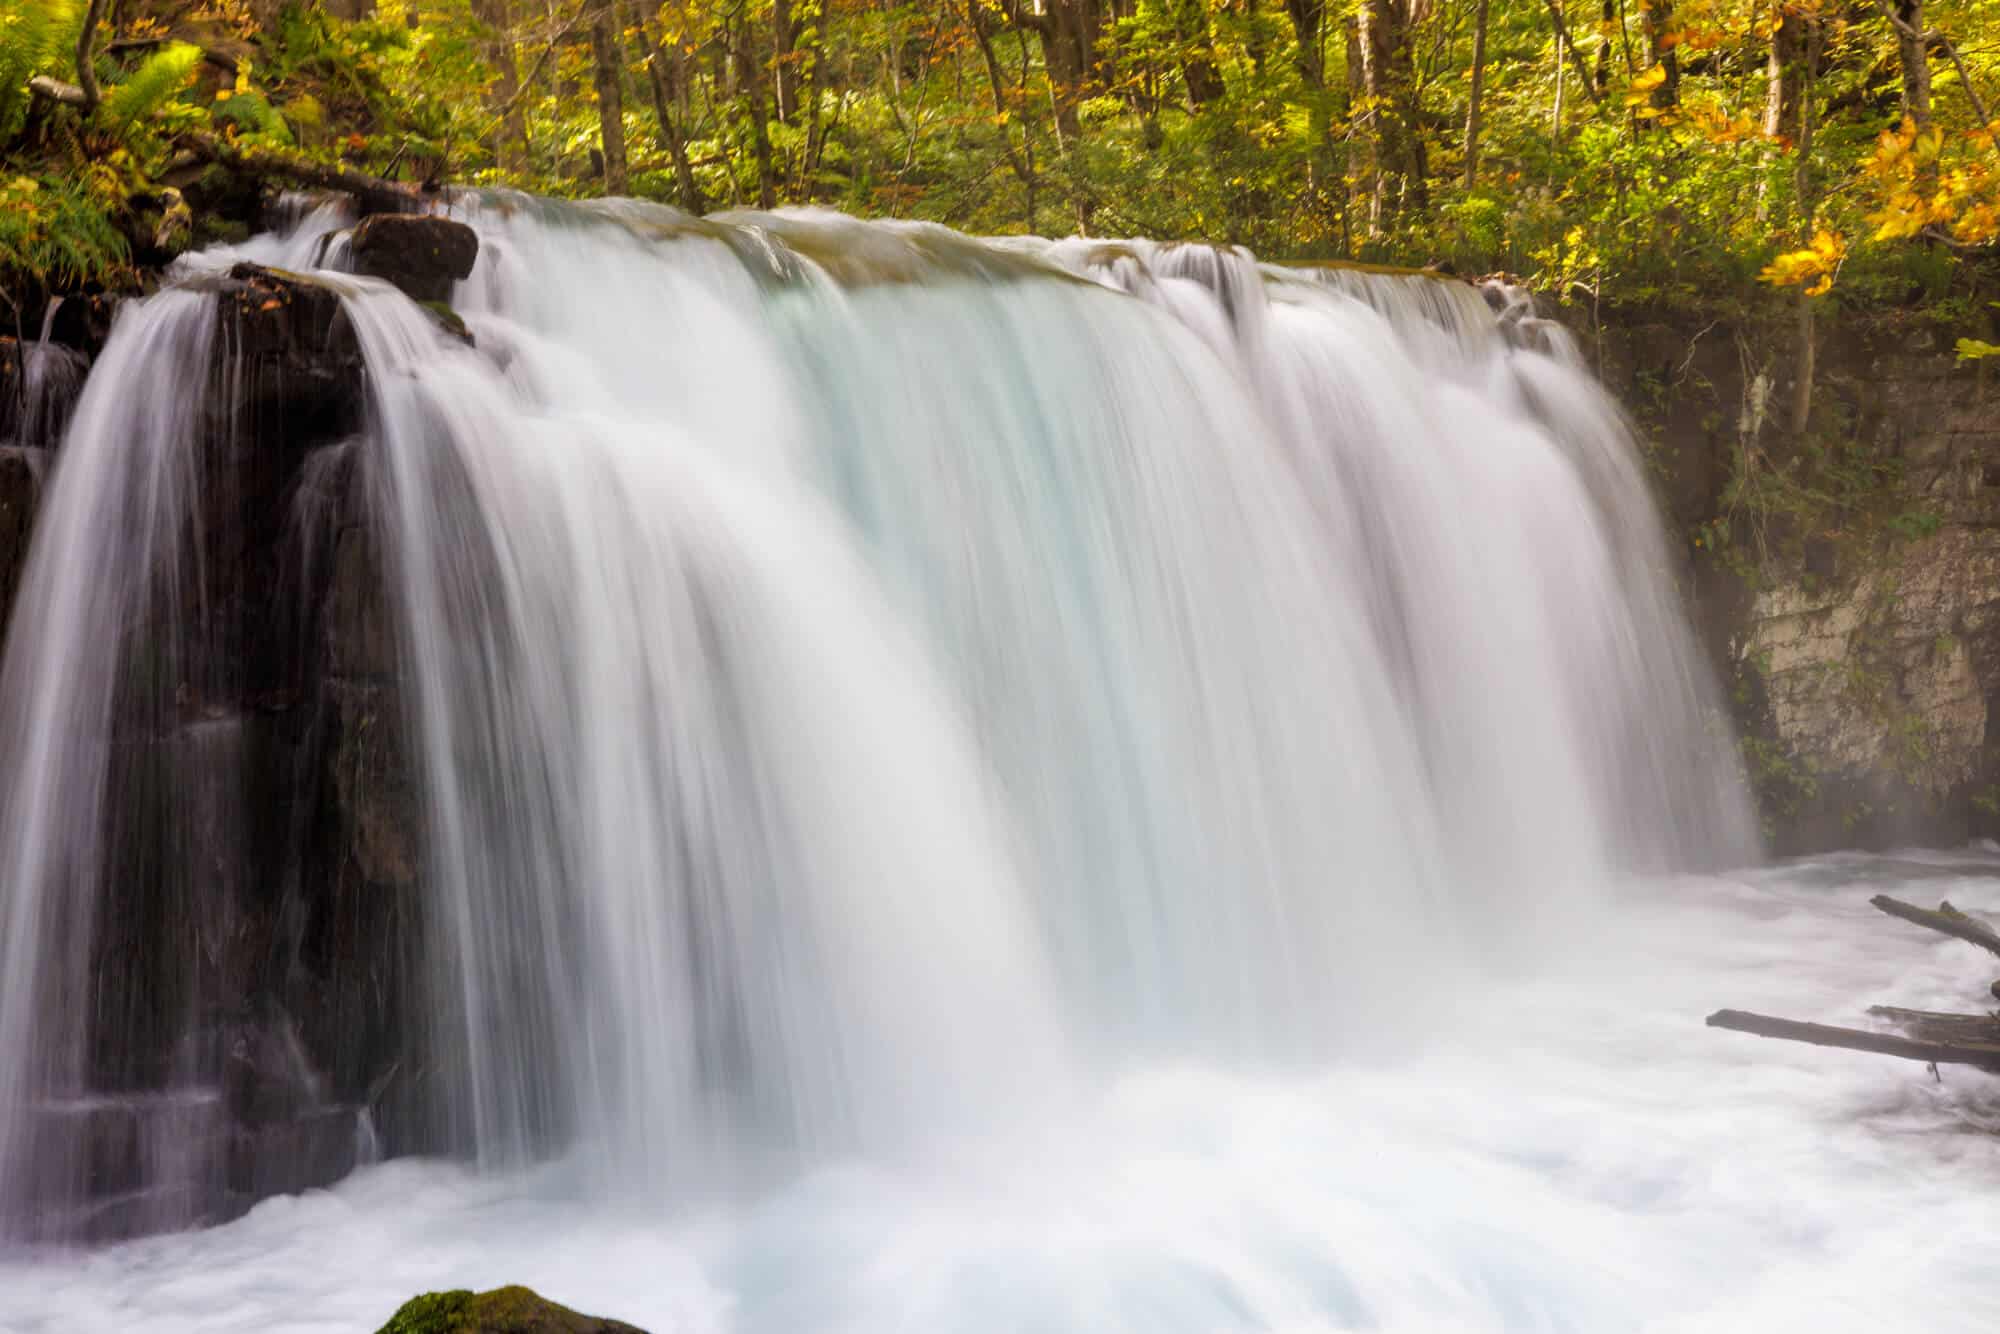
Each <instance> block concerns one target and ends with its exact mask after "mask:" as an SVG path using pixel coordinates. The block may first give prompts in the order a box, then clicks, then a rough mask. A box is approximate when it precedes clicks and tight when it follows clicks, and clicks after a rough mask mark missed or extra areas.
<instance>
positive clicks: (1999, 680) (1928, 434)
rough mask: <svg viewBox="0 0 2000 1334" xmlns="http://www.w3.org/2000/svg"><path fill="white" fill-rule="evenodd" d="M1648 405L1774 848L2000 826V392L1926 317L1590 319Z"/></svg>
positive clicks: (1962, 835)
mask: <svg viewBox="0 0 2000 1334" xmlns="http://www.w3.org/2000/svg"><path fill="white" fill-rule="evenodd" d="M1585 332H1586V337H1587V340H1588V343H1589V346H1590V347H1591V348H1593V349H1594V350H1595V352H1596V354H1597V356H1598V358H1599V369H1600V372H1601V374H1602V375H1603V376H1604V378H1605V380H1606V382H1607V384H1608V385H1609V386H1610V387H1611V388H1612V390H1613V392H1614V393H1616V394H1617V395H1618V396H1619V397H1620V398H1621V400H1622V401H1624V402H1625V403H1626V404H1627V405H1628V406H1629V407H1630V408H1631V409H1632V411H1633V413H1634V415H1635V417H1636V418H1637V419H1638V422H1639V425H1640V427H1641V430H1642V433H1643V434H1644V436H1645V437H1646V440H1647V444H1648V447H1649V449H1650V451H1651V457H1652V461H1653V463H1654V465H1655V469H1656V474H1657V476H1658V477H1659V480H1660V482H1661V488H1662V493H1663V497H1664V500H1665V503H1666V505H1667V508H1668V510H1669V514H1670V521H1671V523H1672V524H1673V526H1674V528H1675V529H1676V530H1677V531H1678V534H1679V536H1680V537H1681V539H1682V541H1683V543H1684V549H1685V552H1686V556H1687V566H1686V570H1685V574H1686V575H1687V579H1688V583H1689V587H1690V588H1691V590H1692V592H1693V599H1692V602H1693V608H1694V614H1695V617H1696V620H1697V624H1698V626H1699V628H1700V630H1701V633H1702V636H1703V638H1704V640H1705V642H1706V643H1707V645H1708V647H1709V650H1710V652H1711V654H1712V655H1713V658H1714V661H1715V664H1716V667H1717V671H1718V673H1719V675H1720V676H1721V677H1722V678H1723V680H1724V682H1725V684H1726V685H1727V686H1728V694H1729V698H1730V701H1731V705H1732V710H1733V712H1734V714H1735V722H1736V724H1737V727H1738V728H1739V731H1740V733H1741V735H1742V736H1743V738H1744V743H1743V748H1744V756H1745V760H1746V763H1747V766H1748V768H1749V770H1750V774H1751V779H1752V782H1753V784H1754V786H1755V787H1756V788H1757V791H1758V794H1759V800H1760V804H1761V806H1762V814H1763V817H1764V823H1765V828H1766V833H1767V835H1768V837H1769V838H1770V841H1771V845H1772V847H1773V849H1774V850H1775V851H1778V852H1781V853H1794V852H1806V851H1816V850H1822V849H1828V848H1840V847H1886V846H1893V845H1896V844H1909V843H1940V844H1955V843H1959V842H1962V841H1964V840H1965V839H1967V838H1970V837H1981V836H1991V835H1995V834H2000V412H1996V408H2000V397H1996V395H2000V387H1996V385H1995V383H1994V381H1993V377H1992V375H1991V374H1990V373H1989V372H1987V371H1985V370H1984V369H1983V368H1982V367H1981V366H1980V365H1978V364H1976V363H1960V362H1958V361H1957V360H1956V359H1955V358H1954V356H1953V355H1952V353H1951V351H1950V347H1949V340H1948V339H1946V338H1945V337H1944V336H1943V335H1941V334H1940V333H1939V332H1937V331H1936V330H1935V329H1933V328H1931V327H1929V326H1927V325H1925V324H1923V323H1920V322H1918V321H1916V320H1914V319H1902V318H1897V317H1893V316H1884V317H1880V318H1876V319H1871V320H1869V321H1867V322H1863V321H1862V320H1860V319H1859V318H1856V317H1849V318H1847V319H1845V320H1842V319H1840V318H1838V317H1835V318H1830V319H1827V320H1823V321H1822V322H1821V326H1820V328H1819V330H1818V336H1817V349H1816V350H1817V360H1818V372H1817V375H1816V377H1815V382H1814V396H1813V407H1812V415H1811V417H1810V419H1809V422H1808V425H1807V427H1806V429H1805V430H1804V431H1803V432H1800V431H1797V430H1795V429H1793V426H1792V423H1790V422H1788V421H1786V420H1785V417H1786V416H1787V414H1788V411H1789V406H1788V405H1789V403H1790V400H1791V392H1792V385H1791V384H1790V382H1789V378H1788V376H1789V366H1790V364H1792V362H1793V361H1795V359H1796V358H1795V357H1794V356H1793V352H1794V348H1795V342H1794V340H1795V336H1796V335H1795V332H1794V330H1793V328H1792V327H1791V325H1790V324H1789V322H1788V321H1783V320H1771V321H1765V322H1757V321H1750V320H1744V321H1741V322H1738V323H1735V324H1731V323H1728V322H1717V321H1714V320H1696V319H1694V318H1691V317H1687V316H1682V315H1674V314H1665V313H1661V312H1650V311H1622V312H1610V313H1601V318H1600V319H1599V320H1598V321H1596V322H1594V323H1592V324H1590V325H1589V327H1587V329H1586V331H1585Z"/></svg>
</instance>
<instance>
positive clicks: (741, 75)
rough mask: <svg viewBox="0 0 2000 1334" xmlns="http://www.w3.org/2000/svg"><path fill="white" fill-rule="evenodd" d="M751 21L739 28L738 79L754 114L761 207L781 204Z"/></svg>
mask: <svg viewBox="0 0 2000 1334" xmlns="http://www.w3.org/2000/svg"><path fill="white" fill-rule="evenodd" d="M750 26H751V25H750V20H749V19H747V18H746V19H744V20H743V26H742V27H740V28H738V29H737V30H736V34H735V47H736V79H737V83H738V84H739V86H740V87H741V88H742V90H743V102H744V110H745V111H746V112H747V113H748V115H749V117H750V150H751V154H752V156H753V157H754V158H755V159H756V163H757V207H759V208H776V207H777V205H778V194H777V181H776V175H777V173H776V171H775V170H774V168H773V164H772V161H771V126H770V119H771V112H770V108H769V107H768V106H767V105H766V103H765V101H764V82H765V81H764V62H763V61H762V60H760V59H759V58H758V52H757V42H756V40H755V36H754V34H753V33H752V32H751V31H750Z"/></svg>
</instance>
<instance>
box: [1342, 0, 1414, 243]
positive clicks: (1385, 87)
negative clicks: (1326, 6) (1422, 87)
mask: <svg viewBox="0 0 2000 1334" xmlns="http://www.w3.org/2000/svg"><path fill="white" fill-rule="evenodd" d="M1357 17H1358V18H1359V20H1360V29H1359V37H1360V45H1361V78H1362V86H1363V89H1364V90H1365V91H1366V92H1367V94H1368V95H1369V96H1370V97H1371V98H1373V99H1375V101H1376V103H1377V109H1376V110H1375V111H1374V112H1372V113H1371V118H1372V119H1373V121H1374V125H1375V136H1374V137H1375V143H1376V156H1377V161H1378V164H1379V172H1378V175H1379V176H1380V177H1381V179H1379V180H1378V181H1377V186H1376V188H1377V193H1378V195H1379V197H1380V198H1381V201H1382V204H1381V209H1382V212H1384V213H1386V212H1388V211H1389V210H1390V209H1391V207H1392V202H1391V199H1392V196H1395V195H1400V198H1401V202H1402V203H1403V204H1404V205H1405V206H1407V207H1409V208H1411V209H1414V210H1416V211H1418V212H1421V211H1423V210H1424V209H1425V208H1427V207H1428V206H1429V198H1428V195H1427V192H1426V184H1425V180H1424V141H1423V134H1422V131H1421V127H1420V126H1421V123H1420V120H1419V116H1418V108H1417V105H1416V76H1415V70H1414V68H1413V64H1412V60H1411V55H1410V27H1409V22H1408V15H1407V14H1406V12H1405V11H1404V9H1403V7H1402V5H1401V3H1400V2H1399V0H1361V8H1360V11H1359V14H1358V16H1357Z"/></svg>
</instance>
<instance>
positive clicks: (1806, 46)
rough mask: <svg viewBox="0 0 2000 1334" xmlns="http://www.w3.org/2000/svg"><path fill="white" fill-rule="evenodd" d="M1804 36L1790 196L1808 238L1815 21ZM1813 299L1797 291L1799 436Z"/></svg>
mask: <svg viewBox="0 0 2000 1334" xmlns="http://www.w3.org/2000/svg"><path fill="white" fill-rule="evenodd" d="M1802 21H1803V22H1804V24H1805V34H1804V37H1803V40H1802V41H1801V43H1800V45H1801V47H1802V48H1803V49H1802V54H1801V58H1800V61H1799V65H1800V82H1799V141H1798V142H1799V153H1798V164H1797V166H1796V167H1795V168H1794V169H1793V179H1794V182H1795V185H1794V193H1796V194H1797V196H1798V201H1799V221H1800V224H1801V230H1802V233H1803V234H1804V235H1805V236H1808V237H1810V236H1811V235H1812V232H1813V225H1814V222H1815V220H1816V219H1817V216H1818V212H1819V199H1818V192H1817V190H1816V189H1815V187H1814V182H1813V175H1812V149H1813V129H1814V126H1813V104H1812V103H1813V99H1812V89H1813V79H1814V77H1815V76H1816V75H1817V74H1818V72H1819V55H1820V43H1821V40H1822V38H1821V29H1820V25H1819V20H1817V19H1810V18H1809V19H1804V20H1802ZM1812 301H1813V299H1812V298H1811V297H1809V296H1807V295H1806V289H1805V288H1804V287H1803V286H1802V287H1800V288H1799V295H1798V303H1799V306H1798V339H1799V341H1798V351H1797V355H1796V360H1797V365H1796V366H1795V367H1794V368H1793V371H1792V429H1793V430H1794V431H1796V432H1797V433H1798V434H1800V435H1804V434H1805V432H1806V426H1807V425H1808V423H1809V422H1810V421H1811V418H1812V400H1813V377H1814V375H1815V374H1816V373H1817V367H1816V364H1815V363H1816V362H1817V360H1818V340H1817V339H1816V338H1815V337H1814V335H1813V307H1812Z"/></svg>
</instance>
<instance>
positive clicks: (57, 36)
mask: <svg viewBox="0 0 2000 1334" xmlns="http://www.w3.org/2000/svg"><path fill="white" fill-rule="evenodd" d="M81 17H82V8H81V6H79V5H78V4H77V2H76V0H0V144H5V143H7V142H8V141H9V140H11V139H13V138H14V137H15V136H16V135H18V134H20V132H21V128H22V126H23V125H25V124H26V123H27V119H28V103H29V94H28V80H29V79H31V78H33V77H34V76H35V75H37V74H53V73H56V72H57V71H59V70H62V69H64V68H65V67H66V66H67V65H68V63H69V61H70V60H71V58H72V56H71V53H72V52H73V51H74V50H75V49H76V29H77V24H78V23H79V21H80V20H81Z"/></svg>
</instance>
